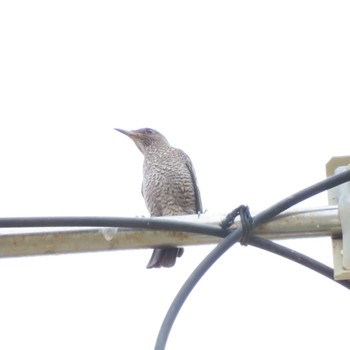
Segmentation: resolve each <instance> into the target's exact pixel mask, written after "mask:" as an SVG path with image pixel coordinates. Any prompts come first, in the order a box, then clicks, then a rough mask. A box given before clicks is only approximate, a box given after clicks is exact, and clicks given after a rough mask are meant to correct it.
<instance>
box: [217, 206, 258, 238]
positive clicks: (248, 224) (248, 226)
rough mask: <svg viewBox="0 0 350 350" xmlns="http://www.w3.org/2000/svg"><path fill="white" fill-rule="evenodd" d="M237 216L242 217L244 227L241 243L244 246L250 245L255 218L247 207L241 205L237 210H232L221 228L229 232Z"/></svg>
mask: <svg viewBox="0 0 350 350" xmlns="http://www.w3.org/2000/svg"><path fill="white" fill-rule="evenodd" d="M237 216H240V217H241V225H242V237H241V239H240V243H241V244H242V245H248V243H249V238H250V235H251V232H252V230H253V222H254V221H253V217H252V216H251V215H250V210H249V207H248V206H247V205H240V206H239V207H237V208H236V209H234V210H232V211H231V212H230V213H229V214H227V216H226V218H225V219H223V220H222V221H221V223H220V226H221V227H222V228H223V229H224V230H227V229H228V228H229V227H230V226H232V225H233V223H234V222H235V219H236V217H237Z"/></svg>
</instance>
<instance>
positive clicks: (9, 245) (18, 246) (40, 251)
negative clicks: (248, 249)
mask: <svg viewBox="0 0 350 350" xmlns="http://www.w3.org/2000/svg"><path fill="white" fill-rule="evenodd" d="M223 218H224V215H213V214H210V213H205V214H202V215H200V216H199V217H198V216H197V215H187V216H176V217H174V216H173V217H161V218H157V220H160V221H162V220H172V221H177V222H179V221H186V222H193V223H198V224H203V223H206V224H211V225H216V226H217V225H219V223H220V222H221V220H222V219H223ZM50 219H52V220H54V219H55V218H45V220H46V221H45V222H50ZM103 219H104V218H103V217H102V218H101V223H103V222H104V220H103ZM2 220H3V222H6V225H5V226H6V227H15V225H11V219H8V218H6V219H0V257H20V256H31V255H45V254H62V253H78V252H94V251H107V250H118V249H140V248H151V247H156V246H164V245H177V246H186V245H200V244H213V243H218V242H219V241H220V239H221V238H219V237H213V236H209V235H203V234H200V235H199V234H194V233H186V232H174V231H157V230H146V229H140V228H138V229H129V228H116V227H99V228H71V227H69V228H65V229H62V228H60V229H54V230H52V229H44V230H43V229H42V228H41V229H35V230H34V229H33V228H32V229H28V225H26V227H27V228H26V229H25V231H26V232H24V231H23V229H18V228H17V229H14V228H11V229H9V228H6V229H5V228H2V229H1V227H3V226H1V223H2ZM14 220H15V219H14ZM38 220H40V218H38ZM70 220H71V221H74V218H70ZM107 221H108V220H107ZM237 225H239V220H238V221H237ZM48 226H52V225H48ZM72 226H75V225H72ZM101 226H103V225H102V224H101ZM254 233H255V234H257V235H259V236H261V237H265V238H268V239H290V238H302V237H320V236H330V235H331V234H332V235H337V234H338V235H339V236H340V234H341V224H340V220H339V215H338V207H337V206H328V207H320V208H308V209H294V210H290V211H286V212H285V213H283V214H281V215H279V216H278V217H276V218H275V219H274V220H272V221H271V222H269V223H267V224H264V225H262V226H260V227H259V228H258V229H256V230H255V231H254Z"/></svg>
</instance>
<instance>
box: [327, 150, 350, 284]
mask: <svg viewBox="0 0 350 350" xmlns="http://www.w3.org/2000/svg"><path fill="white" fill-rule="evenodd" d="M349 169H350V156H343V157H333V158H332V159H331V160H330V161H329V162H328V163H327V165H326V171H327V176H331V175H333V174H339V173H341V172H343V171H346V170H349ZM328 202H329V204H330V205H334V204H337V205H338V212H339V218H340V223H341V228H342V236H341V237H336V236H334V235H332V246H333V261H334V279H335V280H350V182H346V183H344V184H342V185H340V186H337V187H334V188H332V189H331V190H329V191H328Z"/></svg>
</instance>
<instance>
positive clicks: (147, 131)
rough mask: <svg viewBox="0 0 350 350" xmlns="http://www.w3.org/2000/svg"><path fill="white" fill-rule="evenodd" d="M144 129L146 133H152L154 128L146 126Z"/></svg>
mask: <svg viewBox="0 0 350 350" xmlns="http://www.w3.org/2000/svg"><path fill="white" fill-rule="evenodd" d="M145 131H146V133H147V134H154V130H153V129H150V128H146V129H145Z"/></svg>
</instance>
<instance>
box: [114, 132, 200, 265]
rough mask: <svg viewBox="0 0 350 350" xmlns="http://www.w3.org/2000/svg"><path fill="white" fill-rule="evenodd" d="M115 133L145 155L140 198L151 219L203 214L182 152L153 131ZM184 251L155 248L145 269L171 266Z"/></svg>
mask: <svg viewBox="0 0 350 350" xmlns="http://www.w3.org/2000/svg"><path fill="white" fill-rule="evenodd" d="M115 130H117V131H119V132H121V133H123V134H125V135H127V136H129V137H130V138H131V139H132V140H133V141H134V142H135V144H136V146H137V148H138V149H139V150H140V151H141V152H142V153H143V155H144V163H143V182H142V195H143V197H144V199H145V202H146V207H147V209H148V211H149V213H150V214H151V216H172V215H184V214H195V213H201V212H202V202H201V197H200V193H199V189H198V185H197V179H196V175H195V172H194V169H193V166H192V162H191V160H190V158H189V157H188V155H187V154H186V153H185V152H184V151H182V150H180V149H177V148H174V147H171V146H170V144H169V142H168V141H167V139H166V138H165V137H164V136H163V135H162V134H161V133H159V132H158V131H156V130H154V129H150V128H144V129H138V130H131V131H127V130H122V129H115ZM183 251H184V249H183V248H176V247H164V248H156V249H154V251H153V254H152V256H151V259H150V261H149V263H148V265H147V268H153V267H162V266H163V267H172V266H174V265H175V261H176V258H177V257H180V256H181V255H182V254H183Z"/></svg>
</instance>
